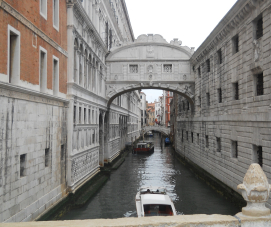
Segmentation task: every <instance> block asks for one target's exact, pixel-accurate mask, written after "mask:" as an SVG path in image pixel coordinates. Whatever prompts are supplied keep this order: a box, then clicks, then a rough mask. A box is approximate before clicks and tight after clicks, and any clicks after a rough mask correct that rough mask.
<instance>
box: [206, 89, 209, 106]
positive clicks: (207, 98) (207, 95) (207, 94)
mask: <svg viewBox="0 0 271 227" xmlns="http://www.w3.org/2000/svg"><path fill="white" fill-rule="evenodd" d="M206 102H207V106H210V93H209V92H208V93H206Z"/></svg>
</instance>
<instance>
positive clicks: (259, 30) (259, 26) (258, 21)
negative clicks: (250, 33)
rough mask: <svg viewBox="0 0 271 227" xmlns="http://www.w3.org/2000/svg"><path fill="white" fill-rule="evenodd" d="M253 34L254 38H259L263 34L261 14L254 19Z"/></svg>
mask: <svg viewBox="0 0 271 227" xmlns="http://www.w3.org/2000/svg"><path fill="white" fill-rule="evenodd" d="M255 30H256V31H255V33H256V34H255V35H256V39H259V38H261V37H262V36H263V18H262V15H260V18H257V19H256V21H255Z"/></svg>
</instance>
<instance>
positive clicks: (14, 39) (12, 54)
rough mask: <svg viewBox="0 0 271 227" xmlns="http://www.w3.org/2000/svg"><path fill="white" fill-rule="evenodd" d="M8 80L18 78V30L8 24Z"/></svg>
mask: <svg viewBox="0 0 271 227" xmlns="http://www.w3.org/2000/svg"><path fill="white" fill-rule="evenodd" d="M8 80H9V81H8V82H9V83H12V84H17V83H18V82H19V80H20V32H19V31H17V30H16V29H15V28H13V27H11V26H10V25H8Z"/></svg>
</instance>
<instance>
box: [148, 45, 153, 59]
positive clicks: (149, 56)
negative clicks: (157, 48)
mask: <svg viewBox="0 0 271 227" xmlns="http://www.w3.org/2000/svg"><path fill="white" fill-rule="evenodd" d="M147 58H154V48H153V46H148V47H147Z"/></svg>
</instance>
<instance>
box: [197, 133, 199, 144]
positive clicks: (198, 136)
mask: <svg viewBox="0 0 271 227" xmlns="http://www.w3.org/2000/svg"><path fill="white" fill-rule="evenodd" d="M197 143H198V144H199V133H197Z"/></svg>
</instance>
